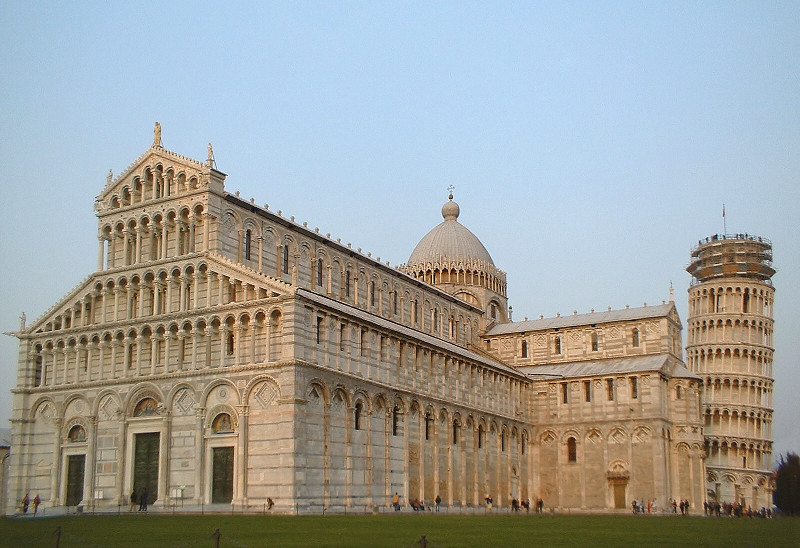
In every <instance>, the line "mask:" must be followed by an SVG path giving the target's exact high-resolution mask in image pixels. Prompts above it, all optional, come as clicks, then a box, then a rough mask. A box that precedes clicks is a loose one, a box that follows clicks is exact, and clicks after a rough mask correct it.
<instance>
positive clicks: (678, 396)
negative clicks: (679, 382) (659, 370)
mask: <svg viewBox="0 0 800 548" xmlns="http://www.w3.org/2000/svg"><path fill="white" fill-rule="evenodd" d="M681 397H683V394H682V390H681V387H680V386H678V387H677V388H675V399H677V400H679V399H681Z"/></svg>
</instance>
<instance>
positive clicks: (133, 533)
mask: <svg viewBox="0 0 800 548" xmlns="http://www.w3.org/2000/svg"><path fill="white" fill-rule="evenodd" d="M58 527H60V528H61V537H60V545H59V546H60V547H62V548H71V547H78V548H92V547H115V548H116V547H120V548H122V547H131V548H148V547H151V546H152V547H180V548H193V547H202V548H214V546H215V540H214V538H213V535H212V534H213V532H214V530H215V529H219V531H220V533H221V538H220V542H219V546H221V547H236V548H245V547H247V548H255V547H269V548H279V547H284V546H314V547H318V546H328V547H356V546H369V547H384V546H385V547H391V548H401V547H410V546H415V545H416V546H419V544H418V541H419V540H420V537H421V536H422V535H425V536H426V538H427V539H428V541H429V544H428V546H429V547H431V548H455V547H465V546H481V547H499V546H575V545H579V546H589V545H591V546H621V547H623V548H627V547H630V546H678V545H687V546H688V545H691V546H725V547H726V548H731V547H734V546H793V547H797V546H800V520H798V519H789V518H785V519H774V520H763V519H755V518H754V519H746V518H745V519H730V518H702V517H687V518H683V517H679V516H666V517H654V516H638V517H637V516H555V517H553V516H548V515H545V516H538V515H535V514H529V515H526V514H519V515H508V514H506V515H494V516H486V515H478V516H465V515H461V516H459V515H444V514H440V515H436V514H407V513H403V514H393V513H390V514H383V515H377V516H339V515H335V516H300V517H293V516H275V515H272V516H231V515H222V514H220V515H202V516H200V515H176V516H170V515H141V514H134V515H122V516H114V515H105V516H103V515H96V516H93V515H73V516H62V517H53V518H48V517H38V518H36V519H31V518H24V519H19V518H13V519H9V518H0V546H9V547H15V548H16V547H25V546H36V547H50V546H56V535H55V534H54V531H55V530H56V529H57V528H58Z"/></svg>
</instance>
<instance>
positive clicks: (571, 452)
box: [567, 438, 578, 462]
mask: <svg viewBox="0 0 800 548" xmlns="http://www.w3.org/2000/svg"><path fill="white" fill-rule="evenodd" d="M567 462H578V442H577V441H576V440H575V438H569V439H568V440H567Z"/></svg>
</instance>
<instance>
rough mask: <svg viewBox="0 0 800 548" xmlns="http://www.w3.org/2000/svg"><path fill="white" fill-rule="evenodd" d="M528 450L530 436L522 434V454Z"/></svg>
mask: <svg viewBox="0 0 800 548" xmlns="http://www.w3.org/2000/svg"><path fill="white" fill-rule="evenodd" d="M527 450H528V438H527V437H525V436H524V435H523V436H522V454H523V455H524V454H525V452H526V451H527Z"/></svg>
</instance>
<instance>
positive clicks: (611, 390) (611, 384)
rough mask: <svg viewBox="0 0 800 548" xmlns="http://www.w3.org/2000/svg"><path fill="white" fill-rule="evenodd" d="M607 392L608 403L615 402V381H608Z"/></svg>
mask: <svg viewBox="0 0 800 548" xmlns="http://www.w3.org/2000/svg"><path fill="white" fill-rule="evenodd" d="M606 391H607V392H608V401H614V379H606Z"/></svg>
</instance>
